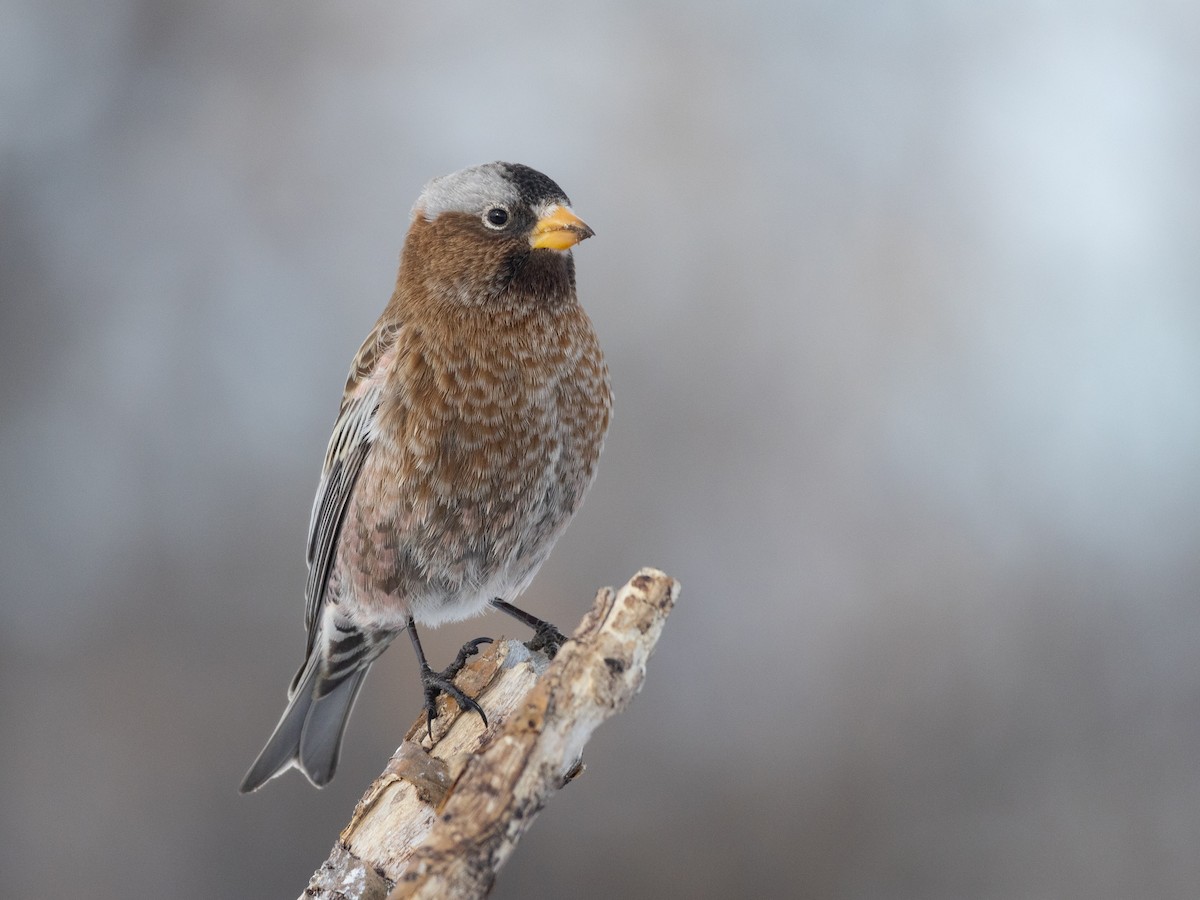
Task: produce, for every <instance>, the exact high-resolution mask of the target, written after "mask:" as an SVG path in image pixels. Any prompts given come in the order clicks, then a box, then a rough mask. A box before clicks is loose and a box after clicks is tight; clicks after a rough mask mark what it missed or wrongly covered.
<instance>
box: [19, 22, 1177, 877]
mask: <svg viewBox="0 0 1200 900" xmlns="http://www.w3.org/2000/svg"><path fill="white" fill-rule="evenodd" d="M1125 6H1128V9H1125V8H1123V5H1121V4H1108V3H1082V2H1079V3H1053V4H1051V3H1023V2H1016V3H1007V4H1002V5H995V6H993V5H989V4H965V3H962V4H960V3H936V2H928V3H907V4H879V3H858V2H840V0H839V2H828V3H796V2H792V0H789V2H777V3H760V4H757V5H754V6H746V5H735V4H719V3H684V2H675V3H665V4H656V5H653V6H649V5H647V4H643V3H633V2H624V3H616V2H614V3H592V4H575V5H545V4H538V5H536V6H530V7H529V8H527V9H523V10H518V9H516V8H514V7H513V6H512V5H510V4H504V3H496V2H489V3H482V2H480V3H449V2H442V3H399V2H357V0H347V2H337V3H330V2H316V0H297V2H288V3H278V2H276V3H267V2H247V0H189V2H186V3H185V2H182V0H172V2H159V0H155V2H136V0H109V2H106V3H102V4H101V3H94V2H83V0H3V2H2V3H0V165H2V169H0V264H2V265H0V299H2V305H0V375H2V377H0V463H2V465H3V473H2V475H3V477H2V481H0V492H2V493H0V601H2V603H3V629H2V630H0V684H2V685H3V690H2V691H0V715H2V729H0V752H2V759H3V764H2V765H0V796H2V797H3V801H2V803H0V826H2V829H3V831H2V835H0V836H2V840H0V871H2V872H3V873H4V874H3V882H4V883H3V885H2V886H0V893H2V894H4V895H5V896H12V897H22V898H24V897H63V896H74V895H77V894H81V893H83V894H86V895H87V896H89V897H92V898H95V900H103V898H129V897H155V898H159V897H162V898H174V897H181V898H182V897H200V896H205V897H231V898H241V897H294V896H295V895H296V894H297V893H299V891H300V890H301V889H302V888H303V886H304V884H305V883H306V880H307V878H308V875H309V873H310V872H311V870H312V869H313V868H314V866H315V865H316V864H317V863H318V862H320V860H321V859H323V858H324V855H325V853H326V851H327V850H328V849H329V846H330V845H331V843H332V842H333V839H334V837H335V836H336V834H337V831H338V829H339V828H340V827H341V825H342V824H343V823H344V822H345V820H346V819H347V817H348V815H349V812H350V810H351V807H352V805H353V802H354V800H355V799H356V798H357V797H358V795H359V793H360V791H361V790H362V789H363V787H364V786H365V785H366V783H367V782H368V780H369V779H370V778H371V777H372V776H373V775H374V774H376V773H377V772H378V771H379V769H380V768H381V767H382V765H383V763H384V761H385V760H386V759H387V756H388V754H389V753H390V752H391V750H392V749H394V747H395V745H396V743H397V742H398V740H399V735H400V734H401V732H402V730H403V728H404V727H406V726H407V724H408V723H409V722H410V721H411V720H412V718H413V716H414V715H415V712H416V710H417V706H418V690H417V684H416V679H415V665H414V663H413V660H412V655H411V652H410V650H409V648H408V647H407V646H405V645H403V644H400V643H398V644H397V645H396V647H395V648H394V649H393V650H392V652H390V653H389V654H388V655H387V657H385V659H384V660H383V661H382V663H381V664H380V665H379V666H378V667H377V670H376V671H375V673H374V674H373V676H372V678H371V679H370V680H369V682H368V686H367V689H366V691H365V693H364V696H363V698H362V700H361V702H360V704H359V707H358V710H357V713H356V715H355V717H354V719H353V720H352V722H351V726H350V732H349V740H348V744H347V749H346V753H345V756H344V757H343V764H342V769H341V771H340V773H339V776H338V778H337V780H336V781H335V782H334V783H333V785H332V786H331V787H330V788H328V789H327V790H325V791H322V792H319V793H318V792H316V791H314V790H312V789H311V788H310V787H308V786H307V785H306V784H305V783H303V781H302V780H301V779H299V778H298V777H296V776H295V775H294V773H293V774H292V775H291V776H289V777H287V778H285V779H283V780H281V781H278V782H274V783H272V784H271V785H270V786H269V787H268V788H267V789H265V790H264V791H262V792H261V793H259V794H256V795H254V796H252V797H249V798H246V797H240V796H238V795H237V793H236V792H235V788H236V785H237V783H238V780H239V779H240V778H241V776H242V773H243V772H244V770H245V769H246V767H247V766H248V764H249V763H250V761H251V759H252V758H253V757H254V754H255V753H256V752H257V751H258V749H259V747H260V745H261V743H262V741H263V740H264V739H265V737H266V735H267V732H268V731H269V729H270V727H271V726H272V725H273V724H274V722H275V720H276V717H277V716H278V714H279V712H280V709H281V708H282V703H283V698H284V689H285V686H286V683H287V680H288V678H289V677H290V676H291V674H292V671H293V668H294V667H295V666H296V665H297V664H298V662H299V658H300V655H301V652H302V648H303V630H302V627H301V618H302V597H301V594H302V587H303V581H304V565H303V549H304V537H305V529H306V526H307V521H308V513H309V505H310V502H311V497H312V492H313V490H314V488H315V485H316V477H317V473H318V468H319V466H320V462H321V458H322V454H323V452H324V446H325V441H326V439H327V436H328V432H329V428H330V426H331V424H332V421H333V416H334V413H335V411H336V405H337V400H338V396H339V391H340V387H341V384H342V380H343V378H344V376H345V372H346V368H347V366H348V364H349V361H350V358H351V356H352V355H353V353H354V351H355V350H356V349H357V346H358V343H359V341H360V340H361V338H362V337H363V336H364V335H365V334H366V332H367V330H368V329H369V327H370V326H371V324H372V323H373V321H374V319H375V316H376V315H377V314H378V312H379V310H380V309H381V308H382V306H383V303H384V302H385V301H386V299H387V297H388V295H389V293H390V291H391V287H392V281H393V278H394V273H395V262H396V257H397V253H398V250H399V247H400V243H401V241H402V239H403V234H404V231H405V228H406V224H407V216H408V210H409V207H410V205H411V203H412V201H413V200H414V198H415V197H416V195H417V193H418V191H419V190H420V188H421V186H422V184H423V183H424V182H425V180H426V179H428V178H429V177H431V176H434V175H438V174H443V173H446V172H449V171H452V170H454V169H457V168H460V167H461V166H464V165H468V164H471V163H476V162H481V161H486V160H490V159H496V158H502V159H509V160H515V161H521V162H525V163H528V164H531V165H533V166H535V167H537V168H540V169H543V170H544V171H546V172H547V173H549V174H550V175H551V176H552V177H553V178H555V179H556V180H558V181H559V182H560V183H561V184H562V185H563V186H564V187H565V189H566V190H567V192H568V193H569V194H570V195H571V196H572V198H573V200H574V201H575V206H576V209H577V211H578V212H579V213H580V214H581V215H582V216H584V218H586V219H587V221H588V222H589V223H590V224H591V225H592V226H593V227H594V228H595V229H596V231H597V237H596V238H595V239H594V240H592V241H588V242H587V243H586V244H585V245H583V246H582V247H581V248H580V249H579V251H578V252H577V260H578V267H579V281H580V285H581V289H582V295H583V298H584V301H585V304H586V306H587V308H588V310H589V312H590V313H591V315H592V317H593V318H594V320H595V323H596V327H597V329H598V331H599V333H600V335H601V337H602V340H603V343H604V345H605V348H606V349H607V352H608V358H609V362H610V365H611V368H612V372H613V378H614V382H615V389H616V395H617V414H616V419H615V424H614V427H613V431H612V434H611V438H610V440H609V444H608V448H607V450H606V453H605V457H604V460H603V464H602V466H601V473H600V477H599V480H598V481H597V483H596V486H595V489H594V491H593V493H592V495H591V497H590V499H589V501H588V503H587V504H586V505H585V507H584V510H583V512H582V514H581V515H580V516H579V518H578V519H577V521H576V523H575V525H574V526H573V527H572V529H571V530H570V531H569V532H568V534H567V536H566V538H565V539H564V540H563V541H562V542H561V543H560V545H559V548H558V549H557V551H556V553H555V555H554V556H553V557H552V559H551V561H550V562H549V564H548V565H547V566H546V568H545V569H544V571H543V574H542V575H541V576H540V577H539V579H538V580H537V582H536V583H535V585H534V586H533V588H532V589H531V590H530V591H529V592H528V594H527V595H526V596H525V598H524V605H526V606H528V607H529V608H531V609H533V610H535V611H540V612H542V613H543V614H544V615H547V616H548V617H550V618H553V619H556V620H557V621H559V622H562V623H564V624H566V623H573V622H575V621H577V620H578V616H579V614H580V613H581V612H582V610H583V609H584V608H585V607H586V606H587V605H588V603H589V601H590V598H591V596H592V594H593V592H594V591H595V589H596V588H597V587H598V586H600V585H602V584H614V583H621V582H623V581H625V580H626V579H627V578H628V577H629V576H630V575H631V574H632V573H633V572H634V571H635V570H636V569H637V568H638V567H639V566H641V565H644V564H653V565H656V566H659V567H661V568H663V569H666V570H667V571H669V572H670V573H671V574H673V575H675V576H677V577H678V578H680V579H681V580H682V581H683V583H684V593H683V598H682V601H681V603H680V605H679V607H678V609H677V611H676V613H675V615H674V616H673V618H672V620H671V622H670V623H669V627H668V629H667V631H666V633H665V636H664V638H663V642H662V644H661V646H660V649H659V652H658V653H657V655H656V656H655V658H654V660H653V662H652V666H651V670H650V677H649V680H648V684H647V687H646V689H645V691H644V692H643V693H642V695H641V696H640V697H639V698H638V699H637V701H636V702H635V703H634V705H633V706H632V708H631V709H630V710H629V712H628V713H627V714H626V715H624V716H622V717H620V718H619V719H618V720H616V721H613V722H611V723H609V724H608V725H606V726H605V727H604V728H603V729H602V730H601V731H600V732H599V733H598V734H597V736H596V738H595V740H594V742H593V743H592V744H591V745H590V747H589V749H588V754H587V762H588V765H589V768H588V771H587V774H586V776H585V777H583V778H582V779H581V780H580V781H578V782H577V783H575V784H573V785H572V786H571V787H570V788H569V789H568V790H567V791H565V792H564V793H562V794H561V795H560V796H559V797H558V798H556V799H555V801H554V802H553V803H552V804H551V806H550V807H549V808H548V809H547V810H546V812H545V813H544V814H543V816H542V817H541V819H539V821H538V822H537V824H536V825H535V826H534V828H533V830H532V831H531V832H530V834H529V835H528V837H527V839H526V840H525V841H524V842H523V843H522V844H521V846H520V848H519V851H518V853H517V855H516V856H515V858H514V859H513V861H512V863H511V864H510V865H509V867H508V868H507V869H506V870H505V871H504V872H503V874H502V877H501V879H500V882H499V885H498V887H497V890H496V893H495V896H496V897H497V898H516V897H555V896H562V897H581V898H592V897H597V898H598V897H614V896H622V897H732V896H775V897H782V896H803V897H844V898H909V897H911V898H947V900H949V898H965V897H971V898H1051V897H1055V898H1057V897H1088V898H1098V897H1111V898H1129V897H1134V896H1136V897H1156V898H1160V897H1167V898H1192V897H1195V896H1198V895H1200V854H1198V853H1197V848H1198V847H1200V652H1198V651H1200V646H1198V645H1200V639H1198V636H1200V602H1198V599H1200V598H1198V595H1200V554H1198V548H1200V469H1198V465H1197V463H1198V459H1200V303H1198V300H1200V252H1198V251H1197V247H1198V246H1200V240H1198V239H1200V203H1198V200H1200V196H1198V194H1200V192H1198V187H1200V184H1198V181H1200V162H1198V160H1200V146H1198V145H1200V6H1197V5H1196V4H1195V3H1184V2H1168V0H1154V2H1147V3H1139V4H1127V5H1125ZM499 632H506V633H508V634H514V633H516V629H515V628H514V627H513V626H512V625H510V623H509V622H508V621H504V620H501V619H500V618H498V617H496V616H490V617H488V618H486V619H483V620H479V621H473V622H469V623H465V624H463V625H461V626H454V627H446V628H443V629H441V630H439V631H438V632H436V633H430V634H429V635H428V637H427V641H428V643H427V645H426V646H427V649H429V650H430V651H431V654H432V655H434V657H435V658H445V657H446V656H448V655H449V654H450V653H451V652H452V650H453V648H454V647H456V646H457V645H458V644H459V643H461V642H462V641H463V640H465V639H467V638H470V637H474V636H476V635H477V634H481V633H493V634H495V633H499Z"/></svg>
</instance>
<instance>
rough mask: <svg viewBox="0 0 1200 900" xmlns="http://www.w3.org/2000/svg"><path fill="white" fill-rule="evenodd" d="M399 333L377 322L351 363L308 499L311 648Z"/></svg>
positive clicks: (307, 618)
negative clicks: (317, 477)
mask: <svg viewBox="0 0 1200 900" xmlns="http://www.w3.org/2000/svg"><path fill="white" fill-rule="evenodd" d="M400 331H401V326H400V325H399V324H398V323H395V322H383V321H381V322H379V323H378V324H377V325H376V326H375V328H374V330H373V331H372V332H371V334H370V335H368V336H367V339H366V340H365V341H363V344H362V347H360V348H359V351H358V354H357V355H356V356H355V357H354V362H353V363H352V364H351V366H350V376H349V377H348V378H347V379H346V389H345V392H344V393H343V395H342V405H341V409H340V411H339V412H338V417H337V421H336V422H335V423H334V426H333V434H332V435H331V436H330V438H329V447H328V449H327V450H326V452H325V465H324V467H323V469H322V471H321V483H320V485H318V487H317V496H316V497H315V499H314V500H313V508H312V516H311V518H310V520H309V526H308V554H307V555H308V584H307V586H306V588H305V591H304V594H305V600H306V605H305V612H304V624H305V626H306V627H307V628H308V643H309V649H310V650H311V649H312V645H313V642H314V641H315V639H316V634H317V630H318V627H319V625H320V621H321V608H322V606H323V605H324V603H325V599H326V596H325V595H326V588H327V586H328V584H329V575H330V572H331V571H332V569H333V563H334V559H335V557H336V555H337V542H338V536H339V534H340V533H341V528H342V522H343V520H344V519H345V517H346V510H347V509H348V508H349V506H350V498H351V496H352V495H353V493H354V485H355V483H356V482H357V480H358V476H359V473H360V472H362V468H363V463H364V462H365V461H366V459H367V456H368V455H369V453H370V451H371V441H372V435H373V429H374V425H375V416H376V413H377V412H378V411H379V404H380V402H381V401H382V399H383V390H384V382H385V379H386V375H387V369H388V364H389V362H390V360H391V358H392V351H393V350H394V348H395V346H396V338H397V336H398V335H399V333H400Z"/></svg>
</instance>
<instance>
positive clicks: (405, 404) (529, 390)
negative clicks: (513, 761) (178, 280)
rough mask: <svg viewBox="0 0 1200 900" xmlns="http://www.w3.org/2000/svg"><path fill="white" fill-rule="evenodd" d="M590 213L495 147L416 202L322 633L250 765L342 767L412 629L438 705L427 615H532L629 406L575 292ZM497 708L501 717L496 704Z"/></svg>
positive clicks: (552, 644)
mask: <svg viewBox="0 0 1200 900" xmlns="http://www.w3.org/2000/svg"><path fill="white" fill-rule="evenodd" d="M591 235H592V230H591V229H590V228H588V226H587V225H585V224H584V223H583V221H581V220H580V219H579V218H578V217H577V216H576V215H575V214H574V213H573V212H572V210H571V207H570V201H569V200H568V199H567V196H566V194H564V193H563V191H562V189H561V188H559V186H558V185H557V184H555V183H554V182H553V181H551V180H550V179H549V178H547V177H546V176H545V175H543V174H541V173H540V172H537V171H535V170H533V169H531V168H529V167H528V166H522V165H516V164H511V163H503V162H495V163H488V164H486V165H481V166H474V167H472V168H469V169H464V170H462V171H461V172H456V173H455V174H453V175H447V176H445V177H443V178H435V179H434V180H433V181H431V182H430V183H429V184H428V185H427V186H426V187H425V190H424V191H423V192H422V193H421V196H420V198H419V199H418V200H417V202H416V205H415V206H414V207H413V215H412V223H411V226H410V228H409V232H408V237H407V238H406V239H405V242H404V250H403V252H402V253H401V257H400V272H399V275H398V276H397V279H396V290H395V292H394V293H393V294H392V298H391V301H390V302H389V303H388V305H387V308H386V309H385V310H384V311H383V315H382V316H380V318H379V321H378V322H377V323H376V324H375V328H374V329H373V330H372V331H371V333H370V335H368V336H367V339H366V340H365V341H364V342H363V345H362V347H361V348H360V349H359V351H358V355H357V356H356V357H355V358H354V362H353V363H352V365H351V367H350V377H349V378H348V379H347V381H346V389H345V392H344V394H343V396H342V405H341V410H340V412H339V413H338V417H337V421H336V423H335V424H334V428H333V436H332V437H331V438H330V440H329V449H328V451H327V452H326V454H325V466H324V469H323V470H322V473H321V482H320V485H319V487H318V489H317V496H316V500H315V502H314V504H313V513H312V520H311V523H310V526H309V541H308V566H309V572H308V585H307V589H306V596H307V601H308V602H307V611H306V616H305V622H306V624H307V627H308V648H307V653H306V658H305V661H304V664H303V665H302V666H301V668H300V671H299V672H297V673H296V677H295V678H294V679H293V681H292V685H291V688H290V689H289V692H288V701H289V702H288V706H287V709H286V710H285V711H284V713H283V717H282V718H281V719H280V720H279V724H278V725H277V726H276V727H275V731H274V733H273V734H272V735H271V737H270V739H269V740H268V741H267V745H266V747H264V748H263V751H262V753H260V754H259V756H258V759H257V760H255V762H254V765H253V766H251V768H250V771H249V772H248V773H247V774H246V777H245V779H244V780H243V781H242V785H241V790H242V791H243V792H247V791H253V790H256V789H257V788H259V787H261V786H262V785H263V784H264V783H266V782H267V781H268V780H270V779H271V778H273V777H275V776H276V775H278V774H280V773H281V772H284V771H286V770H287V769H288V768H289V767H291V766H295V767H296V768H298V769H300V771H301V772H303V773H304V774H305V775H306V776H307V777H308V779H309V780H310V781H311V782H312V783H313V784H315V785H317V786H322V785H324V784H327V783H328V782H329V780H330V779H331V778H332V777H333V774H334V771H335V769H336V768H337V761H338V753H339V750H340V746H341V741H342V735H343V733H344V731H345V728H346V721H347V718H348V717H349V715H350V710H351V708H352V706H353V704H354V700H355V697H356V696H357V694H358V691H359V688H360V687H361V686H362V682H363V678H364V677H365V675H366V673H367V669H368V667H369V666H370V665H371V663H372V662H373V661H374V660H375V659H376V658H377V657H378V656H379V654H380V653H382V652H383V651H384V649H385V648H386V647H387V645H388V644H389V643H390V642H391V641H392V639H393V638H394V637H395V636H396V635H397V634H398V633H399V632H400V631H402V630H404V629H407V630H408V633H409V636H410V637H411V639H412V643H413V647H414V648H415V650H416V653H417V659H418V662H419V663H420V667H421V680H422V684H423V685H424V688H425V706H426V710H427V714H428V717H429V720H430V721H431V722H432V719H433V717H434V716H435V715H436V705H435V701H436V697H437V695H438V694H439V693H446V694H449V695H450V696H452V697H453V698H454V699H455V700H456V701H457V702H458V704H459V706H460V707H461V708H463V709H473V710H475V711H476V712H478V713H479V714H480V715H481V716H483V710H482V709H480V708H479V706H478V704H476V703H475V701H474V700H472V699H471V698H469V697H467V696H466V695H464V694H463V693H462V691H460V690H459V689H458V688H457V687H455V685H454V684H453V682H452V680H451V679H452V678H453V676H454V674H455V673H456V671H457V667H461V665H462V663H463V661H464V660H465V659H466V658H467V656H468V655H469V654H470V653H471V652H473V651H474V650H475V649H476V648H477V647H478V645H479V644H480V643H483V642H484V641H486V640H487V639H486V638H480V639H478V640H476V641H472V642H470V643H469V644H468V645H466V646H465V647H464V648H463V652H462V653H460V654H459V658H458V659H457V660H456V661H455V664H454V665H452V666H451V667H450V668H448V669H446V670H445V671H443V672H435V671H433V670H432V669H431V668H430V666H429V665H428V663H427V662H426V661H425V655H424V653H423V651H422V650H421V645H420V642H419V640H418V639H417V633H416V630H415V627H416V624H417V623H420V624H422V625H430V626H434V625H438V624H440V623H442V622H449V621H456V620H460V619H465V618H468V617H470V616H475V615H478V614H480V613H482V612H484V611H485V610H486V609H487V608H488V607H489V606H494V607H496V608H498V609H501V610H502V611H504V612H506V613H508V614H510V615H513V616H515V617H516V618H518V619H520V620H521V621H522V622H524V623H525V624H527V625H530V626H531V627H533V628H534V629H535V631H536V632H537V637H536V638H535V640H537V641H538V642H539V644H540V645H542V646H547V647H549V649H551V651H553V650H554V649H556V647H557V644H559V643H561V642H562V640H563V636H562V635H561V634H560V633H559V632H558V631H557V629H555V628H554V627H553V626H552V625H550V624H548V623H546V622H543V621H542V620H541V619H538V618H537V617H535V616H532V615H530V614H528V613H525V612H523V611H521V610H520V609H518V608H517V607H515V606H513V605H512V604H511V602H510V601H511V600H512V599H515V598H516V597H517V596H518V595H519V594H520V593H521V592H522V591H523V590H524V589H525V588H526V586H528V584H529V582H530V581H531V580H532V579H533V576H534V574H535V573H536V572H537V570H538V568H539V567H540V566H541V564H542V563H543V562H544V561H545V559H546V557H547V556H548V555H549V553H550V549H551V547H552V546H553V545H554V542H555V540H557V539H558V537H559V535H561V534H562V532H563V530H564V529H565V528H566V526H567V523H568V522H569V521H570V519H571V517H572V515H574V513H575V511H576V510H577V509H578V508H579V505H580V503H581V502H582V501H583V497H584V494H585V493H586V492H587V490H588V488H589V487H590V486H591V483H592V479H593V477H594V476H595V473H596V463H597V460H598V459H599V456H600V450H601V447H602V445H603V442H604V435H605V432H606V431H607V430H608V422H609V418H610V415H611V411H612V395H611V392H610V389H609V384H608V371H607V369H606V367H605V364H604V357H603V355H602V353H601V352H600V346H599V344H598V342H597V340H596V335H595V332H594V331H593V329H592V324H591V321H590V320H589V319H588V317H587V314H586V313H585V312H584V311H583V308H582V307H581V306H580V305H579V302H578V299H577V297H576V293H575V262H574V259H573V258H572V255H571V247H573V246H574V245H575V244H577V243H578V242H579V241H582V240H584V239H585V238H588V237H591ZM484 721H485V722H486V717H485V719H484Z"/></svg>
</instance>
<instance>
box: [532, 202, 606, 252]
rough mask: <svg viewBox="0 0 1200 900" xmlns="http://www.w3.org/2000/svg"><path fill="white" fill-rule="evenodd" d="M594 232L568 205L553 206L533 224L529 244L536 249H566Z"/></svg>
mask: <svg viewBox="0 0 1200 900" xmlns="http://www.w3.org/2000/svg"><path fill="white" fill-rule="evenodd" d="M593 234H595V232H594V231H592V229H590V228H588V226H587V223H585V222H584V221H583V219H581V218H579V216H577V215H575V213H573V212H571V208H570V207H568V206H552V207H550V211H549V212H547V213H546V214H545V215H544V216H542V217H541V218H540V219H538V221H537V224H536V225H535V226H533V236H532V237H530V239H529V245H530V246H531V247H533V248H534V249H535V250H566V249H568V248H570V247H574V246H575V245H576V244H578V243H579V242H580V241H583V240H587V239H588V238H590V237H591V236H592V235H593Z"/></svg>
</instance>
